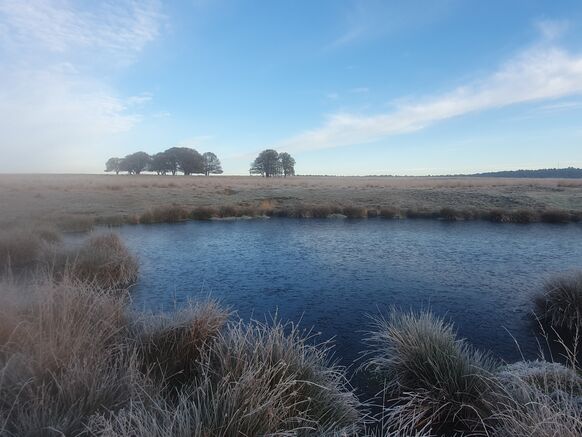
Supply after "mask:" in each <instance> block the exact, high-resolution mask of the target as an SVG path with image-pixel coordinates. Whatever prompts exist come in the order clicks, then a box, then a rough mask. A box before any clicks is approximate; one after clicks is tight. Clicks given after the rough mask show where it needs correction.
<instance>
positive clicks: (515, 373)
mask: <svg viewBox="0 0 582 437" xmlns="http://www.w3.org/2000/svg"><path fill="white" fill-rule="evenodd" d="M498 376H499V379H500V388H499V390H500V392H502V393H503V395H502V396H501V398H500V402H499V403H498V404H497V406H496V408H495V411H494V414H493V416H492V420H491V422H492V423H493V430H492V432H491V433H490V435H493V436H496V437H532V436H533V437H546V436H565V437H574V436H580V435H582V402H581V400H582V391H581V389H582V378H580V376H579V375H578V374H577V373H576V371H574V370H572V369H569V368H566V367H564V366H562V365H560V364H557V363H548V362H545V361H535V362H519V363H515V364H513V365H509V366H505V367H503V368H502V369H501V370H500V372H499V373H498Z"/></svg>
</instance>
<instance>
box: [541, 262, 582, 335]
mask: <svg viewBox="0 0 582 437" xmlns="http://www.w3.org/2000/svg"><path fill="white" fill-rule="evenodd" d="M534 304H535V314H536V316H537V317H538V318H539V319H540V320H542V321H544V322H546V323H548V324H549V325H550V326H551V327H553V328H555V329H563V328H565V329H568V330H576V329H582V273H581V272H578V273H571V274H566V275H562V276H556V277H554V278H552V279H549V280H548V281H546V283H545V284H544V286H543V289H542V291H541V293H539V294H537V295H536V296H535V298H534Z"/></svg>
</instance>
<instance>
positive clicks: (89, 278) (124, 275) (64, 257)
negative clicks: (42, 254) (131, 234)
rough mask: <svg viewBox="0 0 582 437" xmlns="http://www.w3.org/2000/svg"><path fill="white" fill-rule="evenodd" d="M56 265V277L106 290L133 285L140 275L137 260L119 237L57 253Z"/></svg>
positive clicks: (104, 237)
mask: <svg viewBox="0 0 582 437" xmlns="http://www.w3.org/2000/svg"><path fill="white" fill-rule="evenodd" d="M54 264H55V265H54V269H55V272H56V273H58V272H59V271H60V272H64V274H65V275H68V276H70V277H73V278H75V279H76V280H78V281H83V282H88V283H92V284H95V285H96V286H98V287H100V288H106V289H110V288H114V289H117V288H124V287H126V286H128V285H130V284H132V283H133V282H135V280H136V279H137V272H138V263H137V260H136V259H135V257H134V256H133V255H132V254H131V253H130V252H129V250H128V249H127V248H126V247H125V245H124V244H123V242H122V241H121V239H120V238H119V237H118V236H117V235H116V234H103V235H98V236H96V237H93V238H91V239H89V240H88V241H86V242H85V243H84V244H83V245H82V246H81V247H80V248H79V249H78V250H72V251H71V250H65V251H64V252H63V251H60V252H57V254H56V256H55V261H54ZM61 274H63V273H61Z"/></svg>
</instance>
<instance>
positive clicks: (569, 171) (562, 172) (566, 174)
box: [469, 167, 582, 179]
mask: <svg viewBox="0 0 582 437" xmlns="http://www.w3.org/2000/svg"><path fill="white" fill-rule="evenodd" d="M469 176H482V177H497V178H565V179H577V178H582V168H575V167H567V168H542V169H538V170H507V171H494V172H488V173H476V174H473V175H469Z"/></svg>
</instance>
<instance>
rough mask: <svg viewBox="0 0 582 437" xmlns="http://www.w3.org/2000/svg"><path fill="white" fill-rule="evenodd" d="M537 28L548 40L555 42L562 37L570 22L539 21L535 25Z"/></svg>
mask: <svg viewBox="0 0 582 437" xmlns="http://www.w3.org/2000/svg"><path fill="white" fill-rule="evenodd" d="M535 26H536V28H537V29H538V31H539V32H540V34H541V35H542V37H543V38H544V39H546V40H549V41H553V40H555V39H558V38H559V37H561V36H562V35H563V34H564V33H566V31H567V30H568V28H569V27H570V22H569V21H567V20H547V19H546V20H538V21H537V22H536V23H535Z"/></svg>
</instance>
